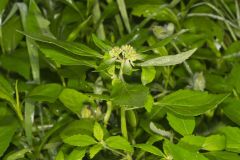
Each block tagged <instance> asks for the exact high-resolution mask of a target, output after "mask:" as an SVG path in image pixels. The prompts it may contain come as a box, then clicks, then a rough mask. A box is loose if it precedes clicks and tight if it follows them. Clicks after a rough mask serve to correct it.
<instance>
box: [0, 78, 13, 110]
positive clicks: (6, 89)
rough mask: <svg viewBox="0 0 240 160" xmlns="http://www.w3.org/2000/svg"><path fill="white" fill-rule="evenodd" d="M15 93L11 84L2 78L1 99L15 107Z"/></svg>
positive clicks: (0, 83)
mask: <svg viewBox="0 0 240 160" xmlns="http://www.w3.org/2000/svg"><path fill="white" fill-rule="evenodd" d="M13 93H14V90H13V88H12V86H11V84H10V83H9V82H8V81H7V80H6V79H5V78H4V77H3V76H0V98H1V99H5V100H7V101H8V102H10V104H11V105H12V106H13V107H14V106H15V100H14V99H13Z"/></svg>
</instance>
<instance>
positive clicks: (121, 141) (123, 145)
mask: <svg viewBox="0 0 240 160" xmlns="http://www.w3.org/2000/svg"><path fill="white" fill-rule="evenodd" d="M105 142H106V144H107V145H108V147H110V148H113V149H120V150H124V151H127V152H133V148H132V146H131V145H130V144H129V142H128V141H127V140H126V139H125V138H123V137H121V136H112V137H109V138H108V139H106V141H105Z"/></svg>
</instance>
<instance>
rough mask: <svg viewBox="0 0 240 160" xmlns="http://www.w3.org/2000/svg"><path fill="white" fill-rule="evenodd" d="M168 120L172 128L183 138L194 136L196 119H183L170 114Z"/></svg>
mask: <svg viewBox="0 0 240 160" xmlns="http://www.w3.org/2000/svg"><path fill="white" fill-rule="evenodd" d="M167 120H168V122H169V124H170V126H171V127H172V128H173V129H174V130H175V131H176V132H178V133H180V134H181V135H183V136H185V135H190V134H192V132H193V130H194V128H195V119H194V117H182V116H176V115H174V114H171V113H168V114H167Z"/></svg>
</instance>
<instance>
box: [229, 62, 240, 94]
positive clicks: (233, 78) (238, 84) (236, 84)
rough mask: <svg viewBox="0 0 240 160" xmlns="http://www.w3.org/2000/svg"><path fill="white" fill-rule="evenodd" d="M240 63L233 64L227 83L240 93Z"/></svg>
mask: <svg viewBox="0 0 240 160" xmlns="http://www.w3.org/2000/svg"><path fill="white" fill-rule="evenodd" d="M239 69H240V64H236V65H234V66H233V68H232V70H231V73H230V75H229V77H228V78H227V84H230V85H231V86H232V87H233V88H234V89H236V91H237V92H238V93H240V76H239Z"/></svg>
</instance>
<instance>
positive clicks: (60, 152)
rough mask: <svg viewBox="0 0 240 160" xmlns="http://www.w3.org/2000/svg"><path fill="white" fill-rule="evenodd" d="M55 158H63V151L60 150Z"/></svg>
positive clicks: (62, 159)
mask: <svg viewBox="0 0 240 160" xmlns="http://www.w3.org/2000/svg"><path fill="white" fill-rule="evenodd" d="M55 160H64V153H63V151H62V150H60V151H59V152H58V154H57V156H56V158H55Z"/></svg>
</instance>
